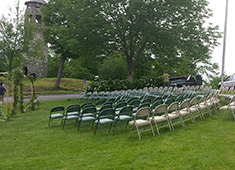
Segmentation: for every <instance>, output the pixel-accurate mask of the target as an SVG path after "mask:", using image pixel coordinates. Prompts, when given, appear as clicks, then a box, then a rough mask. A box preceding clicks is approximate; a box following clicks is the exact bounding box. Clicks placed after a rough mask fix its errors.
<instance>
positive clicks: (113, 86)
mask: <svg viewBox="0 0 235 170" xmlns="http://www.w3.org/2000/svg"><path fill="white" fill-rule="evenodd" d="M157 86H162V79H161V78H160V77H158V78H156V77H145V78H142V79H135V80H134V81H133V83H129V82H128V81H127V80H118V79H116V80H113V79H109V80H96V81H93V82H92V83H91V84H89V85H88V86H87V87H86V88H85V92H86V93H87V92H94V91H115V90H128V89H143V88H144V87H157Z"/></svg>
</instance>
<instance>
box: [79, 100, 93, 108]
mask: <svg viewBox="0 0 235 170" xmlns="http://www.w3.org/2000/svg"><path fill="white" fill-rule="evenodd" d="M87 105H93V104H92V103H90V102H88V103H83V104H82V105H81V109H83V107H85V106H87Z"/></svg>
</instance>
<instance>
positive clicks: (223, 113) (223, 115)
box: [221, 111, 226, 120]
mask: <svg viewBox="0 0 235 170" xmlns="http://www.w3.org/2000/svg"><path fill="white" fill-rule="evenodd" d="M225 113H226V111H224V113H223V116H222V119H221V120H223V119H224V116H225Z"/></svg>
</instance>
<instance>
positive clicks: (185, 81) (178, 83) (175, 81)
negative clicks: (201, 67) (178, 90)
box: [169, 75, 202, 87]
mask: <svg viewBox="0 0 235 170" xmlns="http://www.w3.org/2000/svg"><path fill="white" fill-rule="evenodd" d="M169 80H170V86H174V87H182V86H184V85H185V86H200V85H202V77H201V76H200V75H197V76H196V79H195V78H194V77H193V76H192V75H190V76H176V77H170V78H169Z"/></svg>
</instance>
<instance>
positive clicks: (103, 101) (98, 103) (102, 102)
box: [95, 99, 106, 106]
mask: <svg viewBox="0 0 235 170" xmlns="http://www.w3.org/2000/svg"><path fill="white" fill-rule="evenodd" d="M105 101H106V100H105V99H100V100H98V101H97V102H96V103H95V105H96V106H98V105H102V104H104V103H105Z"/></svg>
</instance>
